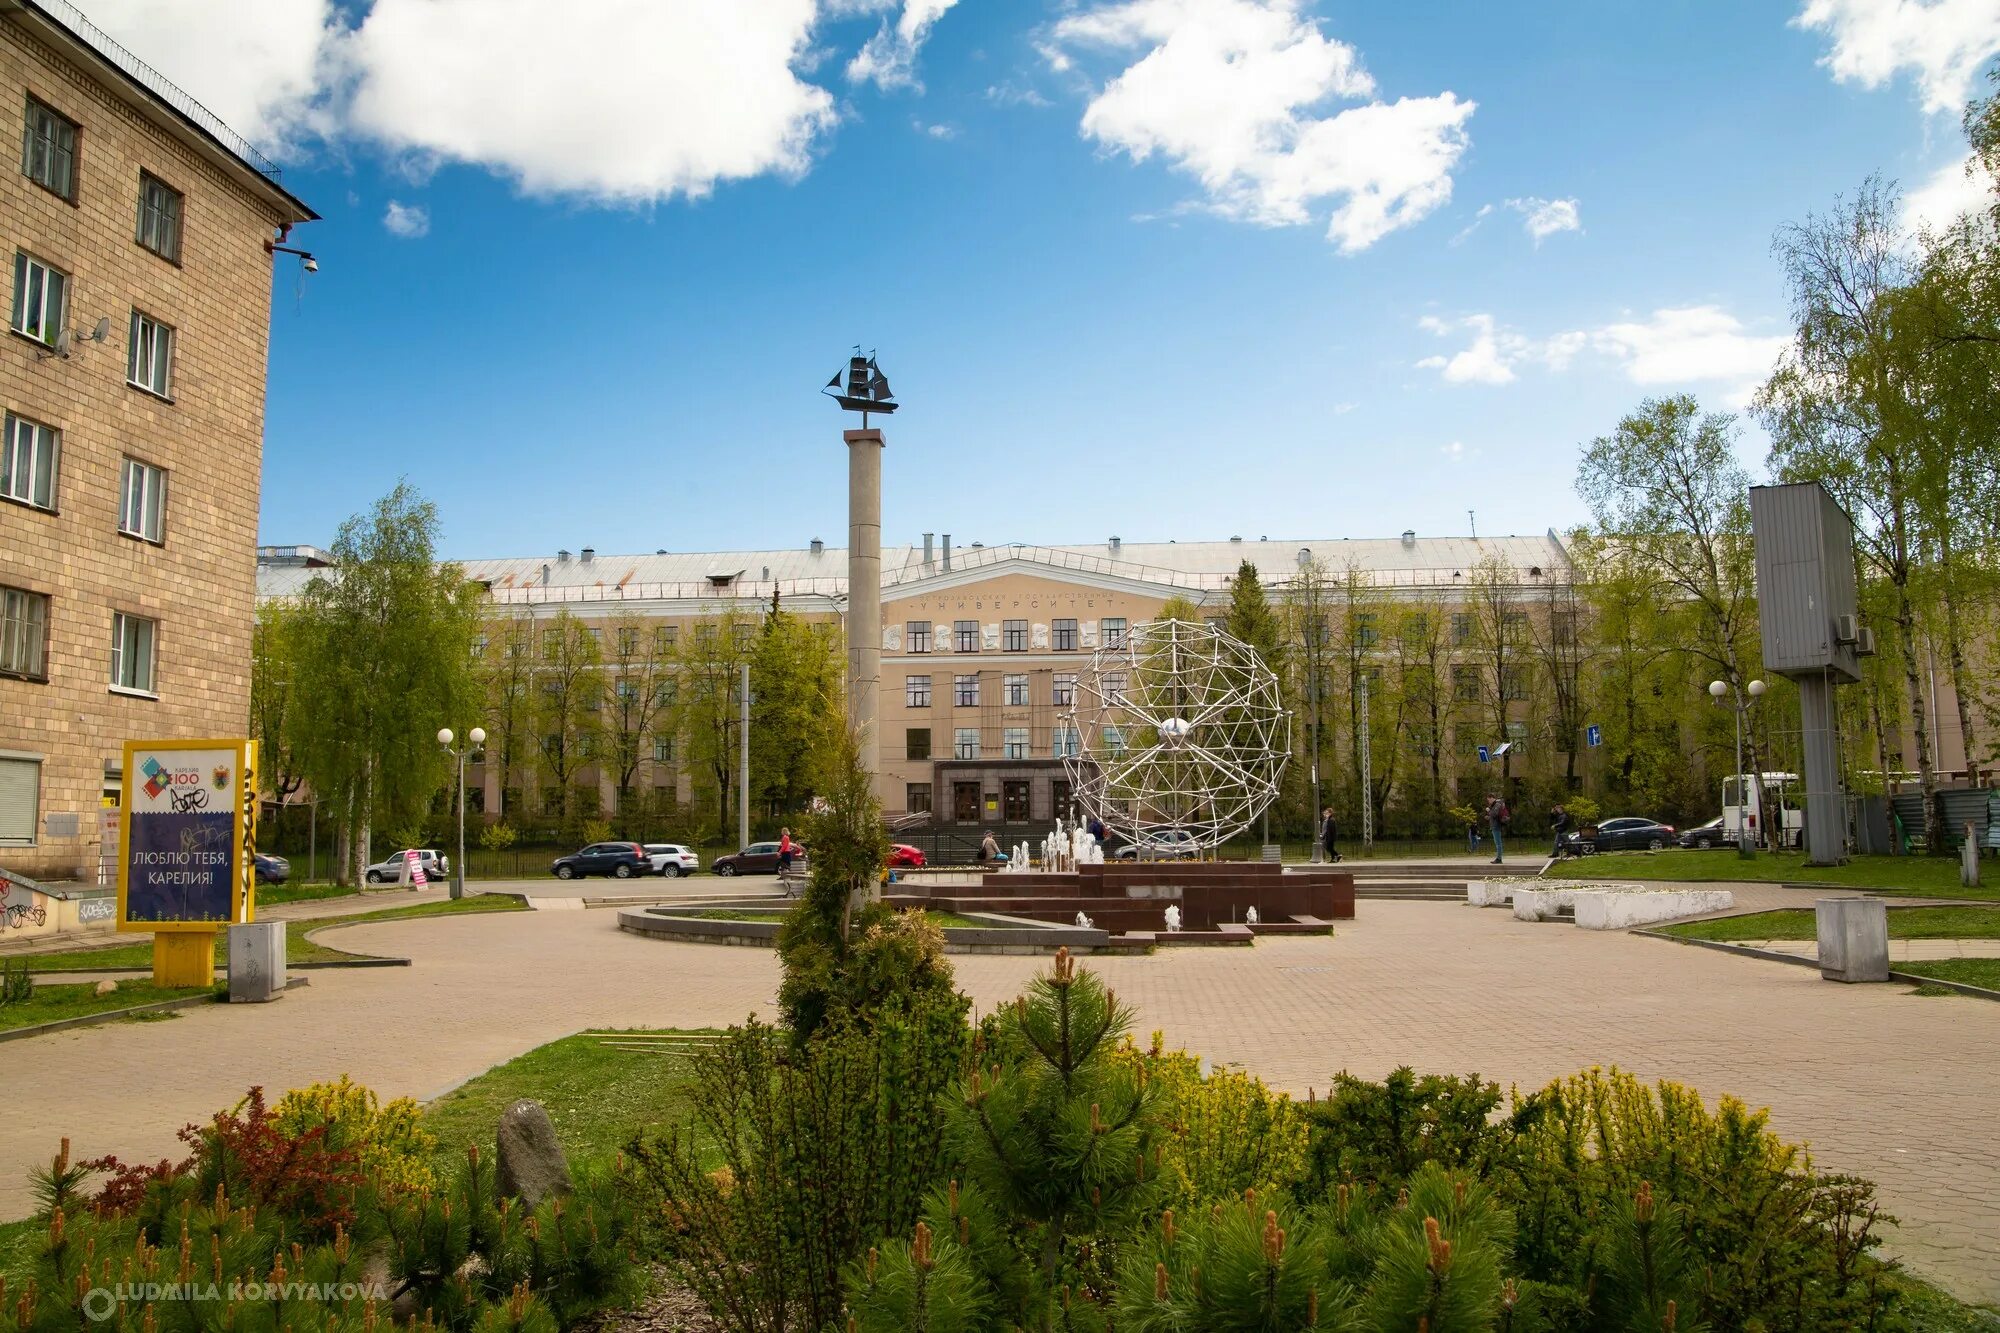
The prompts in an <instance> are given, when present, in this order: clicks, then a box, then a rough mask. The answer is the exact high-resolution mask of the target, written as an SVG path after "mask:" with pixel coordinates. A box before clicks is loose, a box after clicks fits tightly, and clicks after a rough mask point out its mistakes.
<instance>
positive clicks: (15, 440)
mask: <svg viewBox="0 0 2000 1333" xmlns="http://www.w3.org/2000/svg"><path fill="white" fill-rule="evenodd" d="M61 446H62V434H61V432H59V431H57V430H56V428H55V427H53V426H44V425H43V424H42V423H41V422H39V421H30V420H28V419H27V418H26V417H17V416H15V415H14V414H13V413H12V412H9V413H8V414H7V432H6V435H5V436H4V438H0V496H5V497H6V498H7V499H9V500H19V501H20V502H21V503H22V504H26V505H33V506H35V508H37V509H54V508H55V507H56V454H57V453H58V452H59V450H60V449H61Z"/></svg>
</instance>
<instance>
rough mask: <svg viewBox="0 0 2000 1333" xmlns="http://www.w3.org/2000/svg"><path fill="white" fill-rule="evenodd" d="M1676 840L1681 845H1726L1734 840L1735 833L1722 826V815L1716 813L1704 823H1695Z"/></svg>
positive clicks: (1702, 846) (1703, 846) (1705, 846)
mask: <svg viewBox="0 0 2000 1333" xmlns="http://www.w3.org/2000/svg"><path fill="white" fill-rule="evenodd" d="M1676 841H1678V842H1679V843H1680V845H1681V846H1683V847H1701V848H1707V847H1727V846H1729V845H1730V844H1731V843H1733V842H1735V841H1736V835H1735V834H1734V833H1731V832H1730V831H1729V830H1728V829H1725V828H1723V827H1722V816H1721V815H1717V816H1716V817H1715V818H1713V819H1711V820H1709V821H1708V822H1707V823H1706V824H1696V825H1695V826H1694V827H1693V828H1691V829H1689V830H1688V831H1687V832H1685V833H1683V834H1681V836H1680V837H1679V838H1678V839H1677V840H1676Z"/></svg>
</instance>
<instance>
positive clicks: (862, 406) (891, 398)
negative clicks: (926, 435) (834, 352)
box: [820, 347, 896, 430]
mask: <svg viewBox="0 0 2000 1333" xmlns="http://www.w3.org/2000/svg"><path fill="white" fill-rule="evenodd" d="M820 392H821V393H823V394H825V395H826V396H827V397H829V398H831V399H833V401H834V402H836V403H839V404H840V405H841V406H842V407H844V408H846V409H847V410H848V411H849V412H859V413H860V414H861V426H862V429H863V430H866V429H867V428H868V414H869V413H870V412H880V413H881V414H882V415H883V416H887V415H889V413H891V412H893V411H895V410H896V399H895V395H894V394H892V393H890V392H889V377H888V376H886V375H884V374H883V373H882V368H881V367H880V366H878V365H876V364H875V354H874V353H873V352H870V353H869V354H868V355H866V356H863V355H862V354H861V349H860V348H859V347H857V348H855V349H854V355H853V356H851V357H849V358H848V359H847V387H846V389H845V390H843V389H842V388H841V385H840V376H839V375H838V374H836V375H835V376H834V377H833V378H832V379H830V380H828V381H827V382H826V387H825V388H824V389H821V390H820Z"/></svg>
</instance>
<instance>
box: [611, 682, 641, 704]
mask: <svg viewBox="0 0 2000 1333" xmlns="http://www.w3.org/2000/svg"><path fill="white" fill-rule="evenodd" d="M611 688H612V690H613V691H614V692H615V693H616V694H617V696H618V702H619V703H621V704H634V703H637V702H638V701H639V682H638V681H636V680H633V679H632V678H631V677H630V676H620V677H619V678H618V681H617V683H616V684H615V685H613V686H612V687H611Z"/></svg>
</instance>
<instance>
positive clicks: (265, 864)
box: [257, 852, 292, 884]
mask: <svg viewBox="0 0 2000 1333" xmlns="http://www.w3.org/2000/svg"><path fill="white" fill-rule="evenodd" d="M291 873H292V863H291V862H290V861H287V860H286V859H285V858H284V857H282V856H272V855H271V854H270V853H268V852H258V853H257V882H258V883H259V884H283V883H284V882H285V881H286V880H287V879H288V878H290V877H291Z"/></svg>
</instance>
